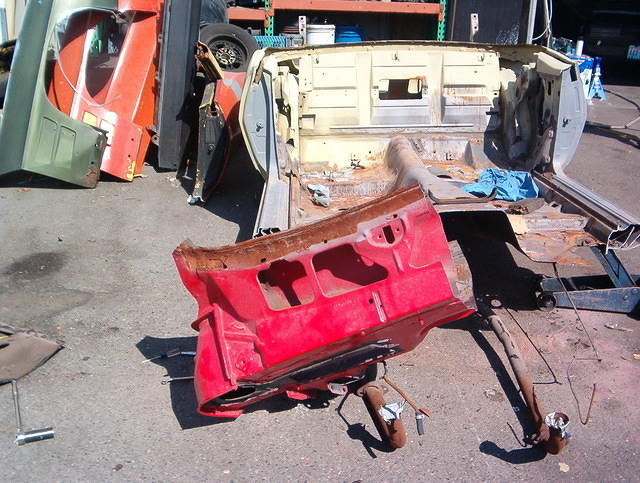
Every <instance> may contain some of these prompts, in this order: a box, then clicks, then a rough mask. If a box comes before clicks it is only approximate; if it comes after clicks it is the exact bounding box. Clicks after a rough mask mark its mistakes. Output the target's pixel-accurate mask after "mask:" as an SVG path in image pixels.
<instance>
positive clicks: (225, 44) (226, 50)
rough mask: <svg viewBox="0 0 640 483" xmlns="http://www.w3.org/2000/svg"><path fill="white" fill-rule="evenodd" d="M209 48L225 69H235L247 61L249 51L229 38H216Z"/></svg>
mask: <svg viewBox="0 0 640 483" xmlns="http://www.w3.org/2000/svg"><path fill="white" fill-rule="evenodd" d="M209 48H210V49H211V51H212V52H213V56H214V57H215V58H216V61H218V64H220V67H222V69H223V70H235V69H239V68H241V67H242V65H243V64H244V63H245V62H246V59H247V53H246V52H245V50H244V49H243V48H242V47H241V46H240V45H238V43H236V42H234V41H231V40H227V39H216V40H214V41H212V42H211V44H210V45H209Z"/></svg>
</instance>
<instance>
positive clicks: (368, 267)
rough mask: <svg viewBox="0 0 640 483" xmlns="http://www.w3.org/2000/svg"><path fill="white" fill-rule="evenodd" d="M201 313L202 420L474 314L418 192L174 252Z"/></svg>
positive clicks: (373, 358)
mask: <svg viewBox="0 0 640 483" xmlns="http://www.w3.org/2000/svg"><path fill="white" fill-rule="evenodd" d="M174 258H175V261H176V264H177V267H178V271H179V273H180V276H181V277H182V280H183V282H184V284H185V286H186V287H187V289H188V290H189V291H190V292H191V294H192V295H193V296H194V297H195V299H196V300H197V301H198V305H199V316H198V319H196V321H195V322H194V323H193V325H192V326H193V328H194V329H196V330H198V331H199V336H198V348H197V354H196V359H195V374H194V376H195V389H196V396H197V401H198V410H199V412H200V413H202V414H207V415H211V416H218V417H236V416H238V415H240V414H241V413H242V411H243V408H244V407H245V406H247V405H248V404H251V403H253V402H255V401H257V400H259V399H262V398H264V397H267V396H271V395H273V394H276V393H279V392H283V391H286V392H287V393H288V394H289V395H290V396H293V397H296V398H301V397H305V396H307V395H312V394H313V392H314V391H315V390H318V389H325V390H326V389H327V388H328V383H329V382H332V381H333V382H335V381H336V380H339V379H341V378H344V377H347V376H354V375H357V374H360V373H362V372H363V370H364V369H365V368H366V366H368V365H369V364H372V363H375V362H378V361H380V360H383V359H385V358H388V357H390V356H393V355H397V354H400V353H402V352H406V351H409V350H412V349H413V348H414V347H416V346H417V345H418V344H419V343H420V342H421V341H422V339H423V338H424V337H425V335H426V334H427V332H428V331H429V330H430V329H431V328H433V327H435V326H437V325H440V324H444V323H447V322H450V321H453V320H456V319H459V318H462V317H465V316H467V315H469V314H471V313H472V312H473V311H474V307H473V302H472V301H470V300H468V299H467V300H463V299H464V297H461V296H460V294H459V293H458V289H457V284H456V280H457V267H456V266H455V264H454V262H453V259H452V255H451V252H450V249H449V245H448V243H447V239H446V237H445V234H444V232H443V229H442V224H441V221H440V217H439V216H438V214H437V213H436V211H435V210H434V208H433V206H432V205H431V202H430V201H429V200H427V199H426V198H424V196H423V194H422V192H421V191H420V189H419V188H417V187H411V188H409V189H405V190H402V191H398V192H396V193H393V194H391V195H388V196H386V197H384V198H382V199H379V200H376V201H373V202H370V203H368V204H365V205H363V206H360V207H356V208H353V209H351V210H349V211H347V212H345V213H343V214H340V215H337V216H334V217H331V218H327V219H324V220H321V221H319V222H316V223H313V224H310V225H306V226H302V227H300V228H296V229H293V230H288V231H285V232H281V233H276V234H274V235H268V236H265V237H260V238H256V239H253V240H249V241H247V242H243V243H240V244H238V245H235V246H229V247H222V248H217V249H206V248H197V247H193V246H191V245H190V244H188V243H183V244H182V245H180V246H179V247H178V248H177V249H176V251H175V252H174Z"/></svg>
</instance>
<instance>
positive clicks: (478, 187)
mask: <svg viewBox="0 0 640 483" xmlns="http://www.w3.org/2000/svg"><path fill="white" fill-rule="evenodd" d="M494 188H497V189H498V193H497V194H496V197H495V199H496V200H506V201H518V200H522V199H524V198H537V197H538V193H539V192H540V191H539V189H538V187H537V186H536V183H535V181H533V178H532V177H531V174H529V173H528V172H527V171H506V170H504V169H498V168H488V169H485V170H483V171H482V173H480V178H478V180H477V181H476V182H475V183H469V184H466V185H464V186H463V187H462V189H463V190H465V191H466V192H467V193H472V194H474V195H477V196H488V195H490V194H491V192H492V191H493V189H494Z"/></svg>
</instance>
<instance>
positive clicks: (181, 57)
mask: <svg viewBox="0 0 640 483" xmlns="http://www.w3.org/2000/svg"><path fill="white" fill-rule="evenodd" d="M210 7H211V5H210V2H208V1H205V0H202V1H201V0H190V1H188V2H178V1H176V0H166V1H165V0H101V1H99V0H95V1H93V0H92V1H89V0H73V1H71V2H63V1H59V0H47V1H43V2H29V6H28V8H27V10H26V13H25V18H24V21H23V25H24V27H23V31H24V32H25V34H24V35H22V36H21V37H20V39H19V41H18V43H17V45H16V48H15V52H14V53H13V62H12V65H11V75H10V76H9V82H8V86H7V87H6V93H5V95H4V106H3V107H4V111H3V119H4V121H3V123H2V125H1V127H0V144H1V145H2V146H3V149H2V152H1V153H0V174H6V173H11V172H14V171H18V170H26V171H30V172H32V173H38V174H42V175H46V176H49V177H52V178H56V179H59V180H62V181H66V182H69V183H73V184H76V185H79V186H83V187H88V188H93V187H95V186H96V185H97V183H98V179H99V177H100V172H101V171H102V172H103V173H107V174H109V175H111V176H114V177H116V178H118V179H121V180H125V181H132V180H133V179H134V178H135V177H138V176H140V175H142V167H143V164H144V163H145V162H150V163H153V164H157V166H158V167H159V168H161V169H172V170H179V169H182V168H183V167H185V169H187V168H190V169H191V171H193V172H194V173H197V175H196V177H197V179H196V181H195V183H194V184H195V191H194V193H193V196H194V198H195V199H196V200H198V201H204V200H205V199H206V197H207V196H208V195H209V194H210V192H211V190H212V189H214V188H215V185H216V184H217V183H218V181H219V179H220V177H221V175H222V173H223V171H224V165H225V164H226V161H227V159H228V151H229V146H230V139H231V137H232V136H233V135H234V134H235V133H236V132H234V130H233V126H237V123H236V124H234V122H233V116H232V114H231V113H232V111H233V109H234V108H235V109H236V110H237V104H238V102H239V98H240V92H241V87H240V86H241V85H242V83H243V82H244V75H245V74H244V72H243V71H234V72H231V71H230V72H226V73H225V74H224V76H225V79H224V81H223V80H222V78H223V73H222V70H221V69H220V67H219V66H218V64H217V62H216V60H215V59H214V57H213V56H212V55H211V54H210V53H209V52H208V47H207V44H206V43H207V42H208V43H210V44H212V43H213V41H214V39H215V38H216V37H215V32H214V31H215V28H216V27H218V24H211V23H207V22H210V21H215V20H216V19H215V18H211V17H212V15H213V14H212V12H211V8H210ZM223 12H224V10H223ZM201 24H202V25H203V27H204V28H205V29H206V32H208V34H206V35H205V36H202V35H200V36H201V37H202V39H203V40H204V41H205V43H199V44H196V42H197V41H198V37H199V34H200V26H201ZM219 25H222V26H224V27H225V28H226V30H228V28H229V27H233V28H236V29H238V30H240V31H242V30H241V29H239V28H238V27H234V26H229V25H226V24H219ZM211 27H213V30H212V28H211ZM226 30H225V31H226ZM250 47H251V46H249V47H248V49H249V50H251V49H250ZM247 53H249V52H247ZM194 55H195V56H196V57H197V60H194ZM225 58H226V57H225ZM203 64H206V65H204V66H203ZM231 67H234V66H233V65H232V66H231ZM198 72H202V74H200V73H198ZM218 81H220V82H218ZM27 107H30V108H27ZM199 114H200V115H199ZM229 121H230V122H229ZM236 131H237V129H236ZM185 165H186V166H185ZM196 165H197V166H196Z"/></svg>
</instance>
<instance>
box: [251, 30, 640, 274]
mask: <svg viewBox="0 0 640 483" xmlns="http://www.w3.org/2000/svg"><path fill="white" fill-rule="evenodd" d="M586 115H587V107H586V101H585V97H584V92H583V91H582V90H581V89H580V77H579V75H578V71H577V67H576V65H575V64H574V63H573V62H572V61H571V60H569V59H568V58H566V57H564V56H563V55H561V54H559V53H557V52H554V51H552V50H549V49H546V48H544V47H539V46H534V45H519V46H513V45H484V44H470V43H456V42H449V43H446V42H445V43H443V42H439V43H436V42H417V41H412V42H400V41H388V42H375V43H374V42H370V43H361V44H354V45H347V46H341V45H334V46H323V47H303V48H299V49H267V50H262V51H258V52H256V54H255V55H254V57H253V59H252V62H251V65H250V66H249V69H248V71H247V81H246V84H245V89H244V92H243V98H242V103H241V107H240V122H241V127H242V130H243V133H244V136H245V139H246V142H247V146H248V149H249V153H250V155H251V158H252V160H253V163H254V165H255V168H256V169H257V170H258V172H259V173H260V174H261V175H262V176H263V177H264V179H265V184H264V189H263V193H262V200H261V205H260V209H259V214H258V218H257V221H256V226H255V233H256V234H260V233H270V232H273V231H278V230H285V229H288V228H292V227H295V226H299V225H301V224H305V223H308V222H310V221H313V220H317V219H321V218H323V217H326V216H331V215H332V214H335V213H338V212H340V210H342V209H344V208H345V207H349V206H353V204H356V203H360V202H363V201H366V200H371V199H375V198H376V197H379V196H381V195H382V194H384V193H387V192H389V191H392V190H393V189H397V188H400V187H402V186H407V185H408V184H411V183H418V184H419V185H420V186H421V187H422V189H423V191H424V193H425V195H426V196H428V197H430V199H431V200H432V202H433V203H434V205H435V207H436V210H437V211H438V212H439V213H440V215H441V217H442V219H443V222H444V224H445V228H447V226H448V225H449V224H458V225H459V224H460V223H462V224H463V225H464V226H467V227H469V229H472V228H473V229H475V230H479V231H484V232H487V233H484V234H485V235H493V236H496V237H499V238H501V239H504V240H506V241H508V242H511V243H512V244H514V245H515V246H516V247H518V248H519V249H520V250H521V251H523V252H524V253H525V254H526V255H527V256H529V257H530V258H531V259H533V260H535V261H543V262H552V261H555V262H560V263H581V258H580V257H579V256H577V255H576V254H575V248H576V247H580V246H587V245H597V244H603V245H605V246H606V247H607V249H614V250H615V249H629V248H634V247H636V246H637V245H638V244H639V243H640V242H639V240H640V238H639V236H640V221H639V220H638V219H637V218H636V217H634V216H633V215H631V214H629V213H627V212H625V211H624V210H622V209H621V208H619V207H617V206H615V205H614V204H613V203H611V202H609V201H608V200H605V199H603V198H602V197H600V196H599V195H597V194H596V193H594V192H592V191H591V190H589V189H588V188H586V187H584V186H582V185H580V184H579V183H577V182H576V181H575V180H573V179H571V178H570V177H568V176H567V175H566V174H565V168H566V167H567V165H568V164H569V163H570V162H571V159H572V158H573V155H574V154H575V151H576V148H577V145H578V142H579V140H580V136H581V133H582V129H583V127H584V123H585V120H586ZM484 168H502V169H506V170H519V171H527V172H529V173H531V175H532V176H533V179H534V180H535V182H536V184H537V185H538V187H539V188H540V192H541V201H542V200H543V201H542V203H541V205H539V206H537V207H536V209H535V210H531V211H530V212H527V210H524V212H523V211H522V210H518V209H514V206H513V204H511V203H509V202H505V201H498V200H487V201H484V202H483V201H482V200H480V199H478V198H475V197H474V196H473V195H470V194H469V193H466V192H465V191H463V190H461V189H460V188H461V186H462V185H464V184H466V183H470V182H473V181H474V180H475V179H476V178H477V177H478V174H479V172H480V171H481V170H483V169H484ZM310 184H311V185H314V184H322V185H325V186H326V187H327V189H328V190H329V193H330V198H331V203H330V204H329V206H328V207H323V206H318V205H316V204H314V203H313V202H312V195H311V193H310V191H309V189H308V186H309V185H310Z"/></svg>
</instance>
